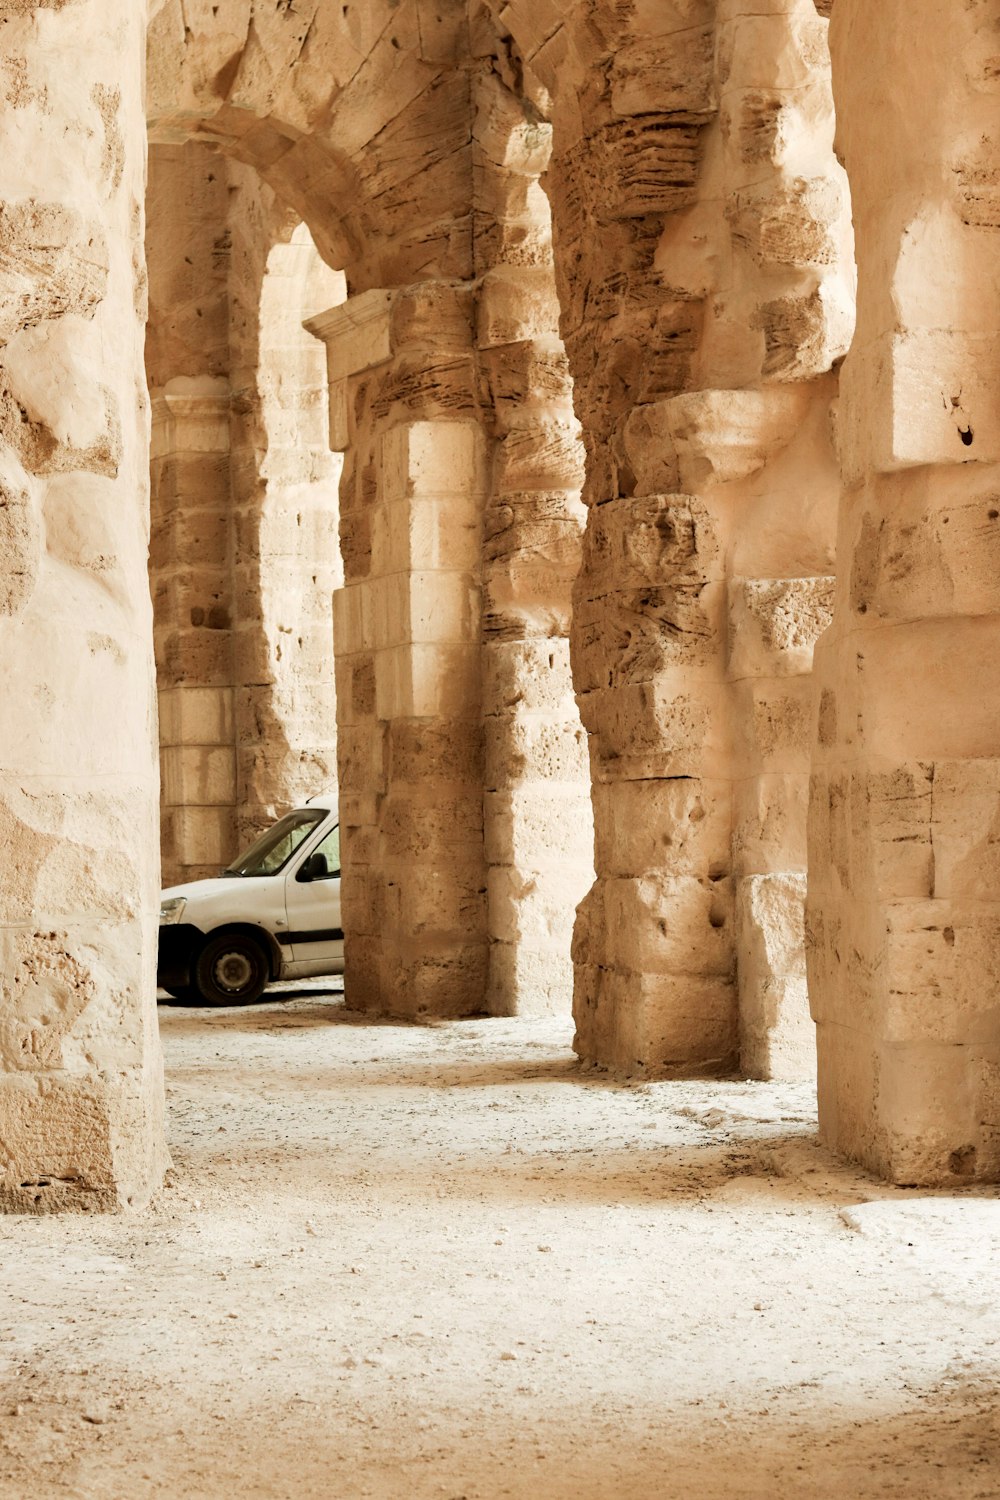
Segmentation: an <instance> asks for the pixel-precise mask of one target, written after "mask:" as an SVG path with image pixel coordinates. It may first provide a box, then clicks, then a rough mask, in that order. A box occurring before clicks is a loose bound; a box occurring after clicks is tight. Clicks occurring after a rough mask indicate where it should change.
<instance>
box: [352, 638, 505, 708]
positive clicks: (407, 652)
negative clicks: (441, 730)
mask: <svg viewBox="0 0 1000 1500" xmlns="http://www.w3.org/2000/svg"><path fill="white" fill-rule="evenodd" d="M478 657H479V648H478V646H469V645H452V644H448V645H427V644H422V643H416V644H414V645H410V646H393V647H390V648H389V649H388V650H385V651H379V652H378V654H377V656H376V661H375V711H376V714H377V715H378V717H379V718H380V719H396V718H404V719H410V718H426V719H440V718H447V717H449V716H454V717H456V718H459V719H462V718H470V717H472V716H474V715H476V714H477V713H478V710H479V703H480V686H479V678H478V672H477V663H478Z"/></svg>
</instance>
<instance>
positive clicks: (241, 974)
mask: <svg viewBox="0 0 1000 1500" xmlns="http://www.w3.org/2000/svg"><path fill="white" fill-rule="evenodd" d="M213 977H214V979H215V982H216V984H217V985H218V986H219V989H220V990H226V991H227V992H228V993H229V994H230V995H235V994H238V992H239V991H240V990H245V989H246V987H247V985H248V984H249V983H250V982H251V980H252V979H253V964H252V963H251V962H250V960H249V958H247V956H246V954H245V953H223V954H222V956H221V957H220V958H219V959H218V960H217V962H216V965H215V974H214V976H213Z"/></svg>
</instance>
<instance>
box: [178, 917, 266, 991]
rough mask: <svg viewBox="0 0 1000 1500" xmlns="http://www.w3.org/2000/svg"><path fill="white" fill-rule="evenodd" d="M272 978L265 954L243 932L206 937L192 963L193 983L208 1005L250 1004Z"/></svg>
mask: <svg viewBox="0 0 1000 1500" xmlns="http://www.w3.org/2000/svg"><path fill="white" fill-rule="evenodd" d="M270 977H271V967H270V964H269V963H268V960H267V954H266V953H265V952H264V949H263V948H262V947H261V945H260V943H258V942H256V941H255V940H254V939H253V938H252V937H248V936H247V934H246V933H244V932H230V933H226V932H223V933H220V934H219V936H218V937H213V938H209V940H208V942H207V943H206V944H205V946H204V948H202V950H201V952H200V953H199V954H198V957H197V959H196V960H195V964H194V982H195V987H196V988H197V990H198V993H199V994H200V996H201V998H202V999H203V1000H204V1001H206V1003H207V1004H209V1005H252V1004H253V1002H254V1001H255V1000H258V999H259V998H260V996H261V994H262V993H263V990H264V986H265V985H266V984H267V982H268V980H269V979H270Z"/></svg>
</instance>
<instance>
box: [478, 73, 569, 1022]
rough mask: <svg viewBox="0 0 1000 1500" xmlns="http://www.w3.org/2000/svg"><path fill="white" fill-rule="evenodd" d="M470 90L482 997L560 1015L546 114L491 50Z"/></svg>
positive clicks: (565, 779) (563, 726)
mask: <svg viewBox="0 0 1000 1500" xmlns="http://www.w3.org/2000/svg"><path fill="white" fill-rule="evenodd" d="M473 103H474V109H475V125H474V136H473V171H474V204H475V210H476V243H475V249H476V271H477V281H476V328H477V346H478V350H479V358H480V368H481V372H482V374H481V379H482V381H483V384H484V387H485V391H486V394H487V396H488V400H489V405H488V407H487V411H486V414H485V416H486V422H487V426H488V429H489V430H490V431H491V433H492V435H493V443H492V460H491V470H492V476H491V482H490V494H489V499H488V502H487V507H486V516H485V531H484V551H483V579H482V582H483V596H484V606H483V642H484V643H483V660H482V674H483V702H482V708H483V714H484V735H485V747H484V748H485V776H486V781H485V799H486V800H485V838H486V859H487V866H488V874H487V884H488V916H487V922H488V931H489V937H490V967H489V984H488V993H487V1007H488V1009H489V1010H490V1011H491V1012H493V1013H494V1014H502V1015H518V1014H521V1015H523V1014H541V1013H545V1012H556V1013H559V1012H562V1013H566V1014H568V1012H569V1010H570V1007H571V1004H572V992H573V975H572V963H571V958H570V946H571V941H572V932H573V918H574V914H575V911H576V907H577V905H578V903H579V902H580V901H581V900H582V899H583V897H584V895H585V894H586V892H587V890H588V888H589V886H590V884H591V881H592V879H593V864H594V860H593V847H594V832H593V818H592V814H591V808H590V795H589V767H588V762H587V744H586V736H585V734H584V732H583V728H582V726H581V724H580V716H579V712H578V710H577V707H576V704H575V702H574V698H573V683H572V677H571V673H570V665H569V629H570V618H571V612H572V589H573V583H574V580H575V578H576V575H577V573H578V571H579V568H580V558H581V539H582V531H583V520H584V514H585V513H584V510H583V506H582V504H581V501H580V487H581V485H582V483H583V457H584V455H583V447H582V444H581V442H580V438H579V430H578V427H577V423H576V420H575V417H574V414H573V388H572V381H571V379H570V374H569V364H568V361H567V359H566V353H565V350H564V349H563V346H562V341H561V339H560V337H559V305H558V301H557V298H556V289H555V272H554V266H553V257H552V227H551V215H550V212H549V206H548V201H547V199H546V198H545V195H544V193H543V191H542V188H541V185H540V182H539V177H540V174H541V173H542V172H543V171H544V170H545V167H546V166H547V164H548V160H549V155H550V152H551V144H552V143H551V127H550V126H548V125H546V124H545V123H544V122H543V121H541V120H540V119H539V118H538V114H537V111H536V110H534V109H533V107H532V106H531V104H530V103H529V102H528V101H527V100H525V99H523V98H518V97H517V95H516V94H515V93H514V92H513V91H512V89H511V88H509V87H508V86H507V85H506V84H505V83H504V81H503V79H502V78H501V77H499V76H498V72H497V60H496V57H495V56H493V55H490V56H487V57H484V59H483V61H482V62H481V64H480V66H479V68H478V69H477V71H476V74H475V76H474V80H473Z"/></svg>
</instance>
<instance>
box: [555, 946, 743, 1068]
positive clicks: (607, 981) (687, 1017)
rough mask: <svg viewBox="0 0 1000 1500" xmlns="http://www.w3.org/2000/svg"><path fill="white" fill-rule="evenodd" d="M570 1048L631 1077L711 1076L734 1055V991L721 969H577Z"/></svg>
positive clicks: (728, 1065)
mask: <svg viewBox="0 0 1000 1500" xmlns="http://www.w3.org/2000/svg"><path fill="white" fill-rule="evenodd" d="M573 1015H574V1019H575V1020H576V1037H575V1038H574V1042H573V1046H574V1050H575V1051H576V1052H577V1053H578V1055H579V1056H580V1057H581V1058H582V1059H583V1060H584V1061H585V1062H596V1063H598V1064H600V1065H601V1066H602V1067H606V1068H609V1069H610V1070H611V1071H613V1072H617V1073H624V1074H626V1075H627V1076H628V1077H631V1078H671V1077H685V1078H690V1077H698V1076H702V1075H706V1074H707V1075H709V1076H711V1075H714V1074H717V1073H719V1072H724V1071H726V1070H727V1069H730V1068H731V1067H732V1066H733V1065H734V1063H735V1061H736V1049H737V1033H736V993H735V986H734V984H733V981H732V979H730V978H726V977H725V976H723V975H708V976H701V975H690V974H685V975H683V976H681V977H677V976H674V975H670V974H665V975H656V974H635V973H630V972H624V973H623V972H620V971H618V970H614V969H593V970H588V969H585V968H581V967H579V966H578V967H577V970H576V986H575V992H574V1001H573Z"/></svg>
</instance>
